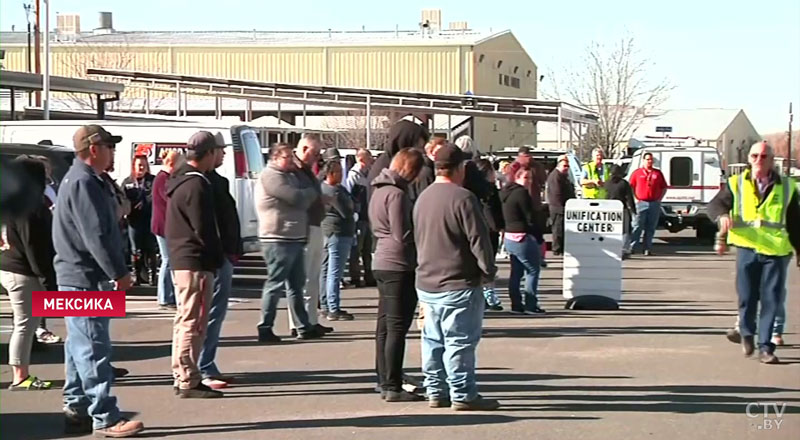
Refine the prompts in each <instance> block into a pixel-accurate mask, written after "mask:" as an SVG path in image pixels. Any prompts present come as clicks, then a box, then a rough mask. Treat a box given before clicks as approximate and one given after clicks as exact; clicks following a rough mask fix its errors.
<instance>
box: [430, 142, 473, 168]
mask: <svg viewBox="0 0 800 440" xmlns="http://www.w3.org/2000/svg"><path fill="white" fill-rule="evenodd" d="M464 160H466V155H465V154H464V152H463V151H461V149H460V148H458V147H456V146H455V145H452V144H447V145H445V146H443V147H441V148H439V150H438V151H437V152H436V156H434V159H433V163H434V165H435V166H436V168H437V169H445V168H447V169H449V168H453V167H455V166H457V165H458V164H460V163H461V162H463V161H464Z"/></svg>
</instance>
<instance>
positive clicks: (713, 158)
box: [700, 151, 723, 203]
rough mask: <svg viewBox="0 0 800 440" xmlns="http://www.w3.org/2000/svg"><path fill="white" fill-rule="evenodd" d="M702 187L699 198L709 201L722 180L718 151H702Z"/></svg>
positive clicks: (705, 201)
mask: <svg viewBox="0 0 800 440" xmlns="http://www.w3.org/2000/svg"><path fill="white" fill-rule="evenodd" d="M701 177H702V179H703V188H702V190H701V195H700V200H701V201H702V202H703V203H710V202H711V199H713V198H714V196H716V195H717V193H718V192H719V190H720V187H721V185H722V182H723V176H722V168H721V167H720V160H719V153H717V152H712V151H704V152H703V174H702V176H701Z"/></svg>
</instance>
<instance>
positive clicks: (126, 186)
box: [122, 156, 157, 286]
mask: <svg viewBox="0 0 800 440" xmlns="http://www.w3.org/2000/svg"><path fill="white" fill-rule="evenodd" d="M131 168H132V169H131V175H130V176H128V177H126V178H125V180H123V181H122V189H123V190H124V191H125V196H126V197H127V198H128V200H129V201H130V203H131V212H130V213H129V214H128V234H129V237H130V241H131V251H132V253H133V268H134V272H135V273H136V282H135V284H136V285H138V284H142V283H143V282H147V283H148V284H150V285H151V286H155V285H156V273H157V268H156V263H157V262H156V236H155V235H153V232H152V231H151V230H150V222H151V220H152V218H151V217H152V215H153V180H155V176H153V175H152V174H150V165H149V164H148V163H147V157H146V156H136V157H135V158H134V159H133V166H132V167H131ZM145 271H146V273H145Z"/></svg>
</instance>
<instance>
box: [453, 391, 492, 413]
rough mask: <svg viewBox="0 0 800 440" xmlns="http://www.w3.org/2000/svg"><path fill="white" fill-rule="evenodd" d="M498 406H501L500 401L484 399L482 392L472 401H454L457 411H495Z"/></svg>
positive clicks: (454, 407)
mask: <svg viewBox="0 0 800 440" xmlns="http://www.w3.org/2000/svg"><path fill="white" fill-rule="evenodd" d="M497 408H500V402H498V401H496V400H494V399H484V398H483V396H481V395H480V394H478V397H476V398H475V399H474V400H472V401H470V402H453V409H454V410H456V411H494V410H496V409H497Z"/></svg>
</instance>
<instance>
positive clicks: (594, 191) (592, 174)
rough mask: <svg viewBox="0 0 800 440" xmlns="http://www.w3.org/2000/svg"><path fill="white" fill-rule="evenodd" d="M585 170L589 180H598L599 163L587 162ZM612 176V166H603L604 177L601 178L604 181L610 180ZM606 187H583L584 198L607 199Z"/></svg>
mask: <svg viewBox="0 0 800 440" xmlns="http://www.w3.org/2000/svg"><path fill="white" fill-rule="evenodd" d="M583 170H584V171H586V174H587V175H588V179H589V180H597V176H598V174H597V164H596V163H594V162H587V163H586V164H585V165H584V166H583ZM610 178H611V167H610V166H608V165H604V166H603V178H602V179H600V180H602V181H603V182H604V183H605V182H608V180H609V179H610ZM606 194H607V192H606V189H605V188H587V187H585V186H584V187H583V198H584V199H605V198H606Z"/></svg>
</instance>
